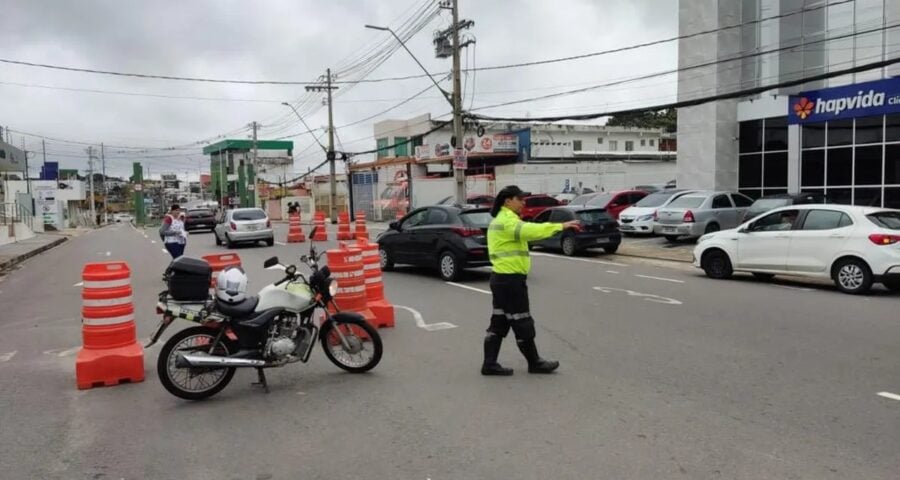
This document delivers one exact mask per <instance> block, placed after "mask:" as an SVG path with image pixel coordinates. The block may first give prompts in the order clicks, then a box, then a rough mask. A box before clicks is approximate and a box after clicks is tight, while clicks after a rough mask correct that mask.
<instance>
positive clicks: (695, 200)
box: [669, 196, 706, 208]
mask: <svg viewBox="0 0 900 480" xmlns="http://www.w3.org/2000/svg"><path fill="white" fill-rule="evenodd" d="M704 200H706V197H689V196H685V197H678V198H676V199H675V200H672V203H670V204H669V208H697V207H699V206H700V205H703V201H704Z"/></svg>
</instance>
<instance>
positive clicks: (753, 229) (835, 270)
mask: <svg viewBox="0 0 900 480" xmlns="http://www.w3.org/2000/svg"><path fill="white" fill-rule="evenodd" d="M694 266H695V267H699V268H702V269H703V270H704V271H705V272H706V275H707V276H709V277H711V278H729V277H731V275H732V273H733V272H735V271H741V272H751V273H753V274H754V275H756V276H757V277H761V278H771V277H773V276H775V275H791V276H803V277H817V278H827V279H831V280H832V281H834V284H835V285H836V286H837V288H838V290H840V291H842V292H845V293H853V294H859V293H865V292H867V291H869V289H870V288H871V287H872V284H873V283H875V282H880V283H882V284H883V285H884V286H885V287H887V288H888V289H889V290H891V291H894V292H900V210H891V209H883V208H871V207H858V206H850V205H834V204H827V205H817V204H806V205H793V206H789V207H781V208H777V209H775V210H772V211H771V212H768V213H766V214H763V215H762V216H760V217H756V218H754V219H753V220H751V221H749V222H745V223H744V224H742V225H740V227H738V228H735V229H731V230H723V231H721V232H715V233H711V234H707V235H704V236H702V237H700V241H699V242H698V243H697V247H696V248H694Z"/></svg>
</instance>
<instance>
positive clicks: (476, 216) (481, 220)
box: [459, 211, 492, 228]
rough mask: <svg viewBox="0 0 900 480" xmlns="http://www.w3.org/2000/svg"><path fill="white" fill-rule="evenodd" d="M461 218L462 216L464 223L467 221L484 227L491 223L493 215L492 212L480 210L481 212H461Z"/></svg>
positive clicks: (474, 225)
mask: <svg viewBox="0 0 900 480" xmlns="http://www.w3.org/2000/svg"><path fill="white" fill-rule="evenodd" d="M459 218H461V219H462V221H463V223H465V224H466V225H471V226H473V227H478V228H483V227H487V226H488V225H490V223H491V218H492V217H491V212H487V211H479V212H463V213H460V214H459Z"/></svg>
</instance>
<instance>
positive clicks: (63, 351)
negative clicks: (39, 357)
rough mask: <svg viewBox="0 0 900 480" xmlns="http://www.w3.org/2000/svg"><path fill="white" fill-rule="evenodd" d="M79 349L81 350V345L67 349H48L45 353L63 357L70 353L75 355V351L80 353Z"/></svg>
mask: <svg viewBox="0 0 900 480" xmlns="http://www.w3.org/2000/svg"><path fill="white" fill-rule="evenodd" d="M79 350H81V347H72V348H66V349H60V348H57V349H55V350H47V351H46V352H44V355H54V356H57V357H59V358H63V357H68V356H69V355H74V354H75V353H78V351H79Z"/></svg>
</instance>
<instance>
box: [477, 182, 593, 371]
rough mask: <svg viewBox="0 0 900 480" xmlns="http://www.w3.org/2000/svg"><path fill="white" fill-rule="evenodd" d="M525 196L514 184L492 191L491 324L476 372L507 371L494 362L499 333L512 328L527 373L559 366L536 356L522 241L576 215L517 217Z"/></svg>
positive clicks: (558, 227)
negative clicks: (551, 219)
mask: <svg viewBox="0 0 900 480" xmlns="http://www.w3.org/2000/svg"><path fill="white" fill-rule="evenodd" d="M524 195H525V192H523V191H522V190H521V189H520V188H519V187H517V186H515V185H510V186H508V187H506V188H504V189H503V190H501V191H500V193H499V194H497V198H496V199H494V206H493V208H492V209H491V216H492V217H494V220H493V221H491V224H490V226H489V227H488V234H487V237H488V256H489V257H490V260H491V264H492V265H493V273H492V274H491V294H493V307H494V310H493V313H492V315H491V325H490V326H489V327H488V329H487V335H485V337H484V364H483V365H482V367H481V374H482V375H512V374H513V370H512V369H511V368H504V367H502V366H501V365H500V364H499V363H497V357H498V356H499V355H500V345H501V344H502V343H503V338H504V337H506V334H507V333H509V329H510V328H512V330H513V333H514V334H515V335H516V344H517V345H518V346H519V350H520V351H521V352H522V355H524V356H525V359H526V360H528V372H529V373H551V372H553V371H554V370H556V369H557V367H559V362H556V361H550V360H544V359H542V358H541V357H540V356H539V355H538V351H537V346H536V345H535V344H534V337H535V331H534V319H533V318H531V312H530V310H529V308H528V286H527V284H526V280H527V276H528V271H529V270H531V259H530V258H529V257H528V242H533V241H537V240H543V239H545V238H549V237H552V236H553V235H555V234H557V233H559V232H561V231H562V230H564V229H567V228H574V229H578V228H579V224H578V221H577V220H573V221H570V222H566V223H529V222H524V221H522V220H521V219H520V218H519V212H521V211H522V208H523V207H524V206H525V201H524V200H523V199H522V197H523V196H524Z"/></svg>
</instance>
